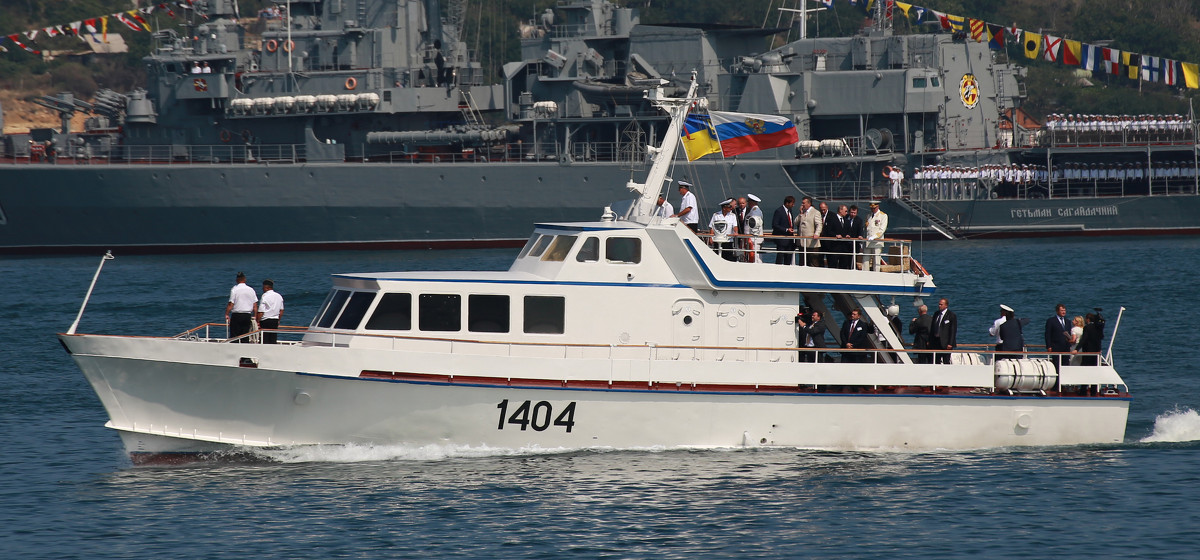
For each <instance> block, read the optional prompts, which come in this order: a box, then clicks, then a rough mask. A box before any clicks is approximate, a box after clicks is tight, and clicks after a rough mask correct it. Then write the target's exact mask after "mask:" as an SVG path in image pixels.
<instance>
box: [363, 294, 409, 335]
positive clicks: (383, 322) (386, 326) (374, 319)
mask: <svg viewBox="0 0 1200 560" xmlns="http://www.w3.org/2000/svg"><path fill="white" fill-rule="evenodd" d="M366 328H367V330H370V331H407V330H411V329H412V294H383V297H381V298H379V305H376V306H375V312H374V313H372V314H371V319H370V320H368V321H367V326H366Z"/></svg>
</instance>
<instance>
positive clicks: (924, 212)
mask: <svg viewBox="0 0 1200 560" xmlns="http://www.w3.org/2000/svg"><path fill="white" fill-rule="evenodd" d="M893 201H894V202H895V203H896V204H899V205H900V206H903V207H904V208H906V209H908V211H909V212H912V213H913V214H916V215H918V216H921V218H923V219H924V220H926V221H928V222H929V227H930V228H933V231H936V232H938V233H940V234H942V235H943V236H944V237H945V238H946V239H958V236H957V235H955V234H954V227H953V226H951V225H950V224H949V223H948V222H946V220H943V219H941V218H939V217H938V216H937V215H936V214H934V213H933V212H930V211H929V209H928V208H926V207H925V206H924V205H922V204H920V203H918V202H915V201H912V200H906V199H903V198H897V199H893Z"/></svg>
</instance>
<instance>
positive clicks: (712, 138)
mask: <svg viewBox="0 0 1200 560" xmlns="http://www.w3.org/2000/svg"><path fill="white" fill-rule="evenodd" d="M679 138H680V140H682V141H683V151H684V152H687V158H688V161H695V160H698V159H700V158H702V157H704V156H706V155H708V154H718V153H721V143H720V142H718V141H717V131H716V130H715V129H713V125H712V121H711V120H709V118H708V115H696V114H690V115H688V116H687V119H686V120H684V122H683V132H681V133H680V134H679Z"/></svg>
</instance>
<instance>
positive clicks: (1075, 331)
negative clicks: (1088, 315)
mask: <svg viewBox="0 0 1200 560" xmlns="http://www.w3.org/2000/svg"><path fill="white" fill-rule="evenodd" d="M1082 340H1083V317H1079V316H1076V317H1075V319H1073V320H1072V321H1071V351H1072V352H1078V351H1079V343H1080V341H1082ZM1082 362H1083V356H1080V355H1079V354H1076V355H1074V356H1071V365H1073V366H1077V365H1079V364H1080V363H1082Z"/></svg>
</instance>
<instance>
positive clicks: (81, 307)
mask: <svg viewBox="0 0 1200 560" xmlns="http://www.w3.org/2000/svg"><path fill="white" fill-rule="evenodd" d="M115 258H116V257H114V256H113V254H112V251H105V252H104V256H103V257H100V266H97V267H96V274H95V275H94V276H92V284H91V285H90V286H88V290H87V295H85V296H83V303H82V304H80V305H79V314H78V315H76V316H75V322H74V323H71V328H69V329H67V334H75V329H77V328H79V321H80V320H81V319H83V310H84V309H85V308H86V307H87V304H88V300H89V299H92V290H94V289H95V288H96V280H99V279H100V271H101V270H102V269H104V261H111V260H113V259H115ZM1119 323H1120V321H1119V320H1118V324H1119ZM1114 334H1115V330H1114Z"/></svg>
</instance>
